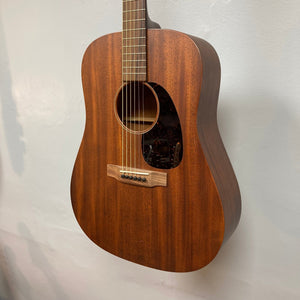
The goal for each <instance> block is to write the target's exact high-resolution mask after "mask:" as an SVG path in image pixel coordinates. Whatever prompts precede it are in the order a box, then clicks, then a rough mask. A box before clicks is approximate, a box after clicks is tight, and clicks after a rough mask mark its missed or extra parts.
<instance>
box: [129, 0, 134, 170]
mask: <svg viewBox="0 0 300 300" xmlns="http://www.w3.org/2000/svg"><path fill="white" fill-rule="evenodd" d="M133 5H134V2H130V3H129V6H130V12H129V20H132V14H133V10H134V7H133ZM130 23H131V22H129V29H130V30H131V29H133V28H132V27H131V25H132V24H130ZM131 48H132V47H131ZM133 48H134V47H133ZM133 53H135V50H134V51H133ZM129 73H132V72H131V71H130V72H129ZM132 94H133V93H132V74H130V95H129V108H130V112H129V116H130V117H129V125H130V129H131V130H132V122H131V120H132V111H131V106H132V96H133V95H132ZM129 138H130V150H129V157H130V167H129V170H130V172H132V146H131V142H132V132H131V131H130V133H129Z"/></svg>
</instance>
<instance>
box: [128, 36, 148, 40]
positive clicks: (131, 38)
mask: <svg viewBox="0 0 300 300" xmlns="http://www.w3.org/2000/svg"><path fill="white" fill-rule="evenodd" d="M145 38H146V37H145V36H133V37H125V38H124V37H123V40H133V39H145Z"/></svg>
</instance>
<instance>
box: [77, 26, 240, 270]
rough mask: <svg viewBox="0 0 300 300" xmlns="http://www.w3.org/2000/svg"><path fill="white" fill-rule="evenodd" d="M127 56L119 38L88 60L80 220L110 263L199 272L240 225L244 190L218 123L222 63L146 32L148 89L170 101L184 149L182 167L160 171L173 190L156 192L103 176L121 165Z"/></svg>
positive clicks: (181, 40) (193, 43)
mask: <svg viewBox="0 0 300 300" xmlns="http://www.w3.org/2000/svg"><path fill="white" fill-rule="evenodd" d="M121 57H122V36H121V33H114V34H110V35H106V36H104V37H102V38H100V39H98V40H96V41H94V42H93V43H92V44H91V45H90V46H89V48H88V49H87V51H86V53H85V55H84V59H83V64H82V82H83V89H84V96H85V104H86V127H85V132H84V136H83V139H82V143H81V146H80V150H79V153H78V156H77V159H76V163H75V166H74V170H73V175H72V181H71V198H72V205H73V210H74V213H75V216H76V218H77V220H78V222H79V224H80V226H81V227H82V229H83V231H84V232H85V233H86V234H87V236H88V237H89V238H90V239H92V240H93V241H94V242H95V243H96V244H97V245H99V246H100V247H102V248H103V249H105V250H107V251H109V252H110V253H112V254H115V255H117V256H119V257H122V258H124V259H127V260H129V261H132V262H135V263H139V264H142V265H145V266H149V267H153V268H157V269H161V270H166V271H174V272H187V271H193V270H197V269H199V268H201V267H203V266H205V265H207V264H208V263H209V262H210V261H211V260H212V259H213V258H214V257H215V256H216V255H217V253H218V251H219V249H220V247H221V245H222V243H223V241H224V240H225V239H226V238H228V237H229V235H230V234H231V233H232V231H233V230H234V228H235V227H236V226H237V222H238V219H239V216H240V196H239V192H238V186H237V182H236V179H235V176H234V173H233V170H232V167H231V165H230V162H229V160H228V157H227V155H226V152H225V150H224V146H223V144H222V141H221V138H220V135H219V131H218V127H217V122H216V105H217V98H218V90H219V78H220V68H219V61H218V59H217V56H216V54H215V52H214V50H213V49H212V47H211V46H210V45H208V44H207V43H206V42H203V41H201V40H198V39H197V38H194V37H189V36H187V35H186V34H182V33H179V32H176V31H171V30H159V29H155V30H154V29H153V30H148V80H149V82H155V83H157V84H159V85H161V86H162V87H164V89H165V90H166V91H167V92H168V93H169V95H170V97H171V98H172V100H173V102H174V105H175V107H176V109H177V113H178V116H179V118H180V122H181V127H182V136H183V147H184V151H183V158H182V161H181V163H180V165H179V166H178V167H177V168H175V169H171V170H163V171H165V172H166V173H167V176H168V186H167V187H154V188H150V189H149V188H146V187H137V186H134V185H128V184H124V183H122V182H119V181H117V180H115V179H114V178H111V177H109V176H107V174H106V172H107V165H108V164H114V165H121V160H122V154H121V151H120V149H121V147H122V145H121V135H122V130H121V126H120V124H119V123H118V122H117V120H116V117H115V114H114V99H115V96H116V93H117V91H118V90H119V88H120V86H121V85H122V72H121V70H122V59H121ZM210 117H212V119H210ZM135 138H136V147H137V148H136V149H135V150H136V153H137V168H139V169H143V170H153V171H155V170H156V171H157V169H154V168H152V167H150V166H149V165H147V164H146V163H145V161H144V159H143V157H142V153H141V151H140V146H141V140H140V139H141V136H136V137H135Z"/></svg>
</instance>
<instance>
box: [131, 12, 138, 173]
mask: <svg viewBox="0 0 300 300" xmlns="http://www.w3.org/2000/svg"><path fill="white" fill-rule="evenodd" d="M135 9H136V8H135ZM136 15H137V12H135V16H134V20H135V19H137V17H136ZM131 20H133V18H132V19H131ZM131 23H132V24H133V28H136V27H137V26H136V22H135V21H134V22H131ZM134 40H135V41H134V45H136V39H134ZM134 48H135V47H134ZM134 69H135V71H134V73H136V63H135V68H134ZM133 76H134V80H133V110H134V117H133V124H134V125H133V130H134V134H133V166H134V168H135V167H136V154H135V143H136V134H135V130H136V115H135V100H136V99H135V85H136V75H135V74H134V75H133Z"/></svg>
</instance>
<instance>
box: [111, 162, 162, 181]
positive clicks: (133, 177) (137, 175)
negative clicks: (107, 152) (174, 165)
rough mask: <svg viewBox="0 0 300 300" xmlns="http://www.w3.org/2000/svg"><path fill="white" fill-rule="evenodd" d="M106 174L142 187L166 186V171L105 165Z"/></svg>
mask: <svg viewBox="0 0 300 300" xmlns="http://www.w3.org/2000/svg"><path fill="white" fill-rule="evenodd" d="M107 176H109V177H113V178H115V179H116V180H118V181H120V182H123V183H127V184H133V185H139V186H144V187H155V186H167V173H163V172H156V171H149V170H142V169H135V168H129V169H128V168H124V167H122V166H117V165H111V164H108V165H107Z"/></svg>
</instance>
